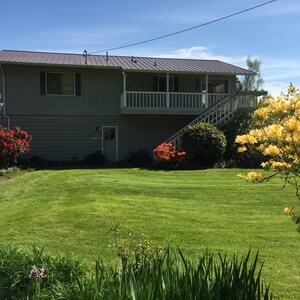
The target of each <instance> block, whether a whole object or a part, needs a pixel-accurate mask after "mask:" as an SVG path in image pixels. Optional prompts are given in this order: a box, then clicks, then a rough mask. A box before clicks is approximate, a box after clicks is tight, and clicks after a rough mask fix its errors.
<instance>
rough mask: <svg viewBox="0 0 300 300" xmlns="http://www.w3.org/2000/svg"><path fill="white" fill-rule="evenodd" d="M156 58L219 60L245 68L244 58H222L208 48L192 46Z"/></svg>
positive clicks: (222, 56)
mask: <svg viewBox="0 0 300 300" xmlns="http://www.w3.org/2000/svg"><path fill="white" fill-rule="evenodd" d="M156 56H158V57H170V58H191V59H193V58H194V59H209V60H221V61H224V62H227V63H229V64H238V65H240V66H245V62H246V59H247V57H246V56H224V55H220V54H214V53H213V52H211V51H210V50H209V47H203V46H194V47H190V48H183V49H179V50H175V51H171V52H167V53H162V54H159V55H156Z"/></svg>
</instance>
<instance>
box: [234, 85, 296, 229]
mask: <svg viewBox="0 0 300 300" xmlns="http://www.w3.org/2000/svg"><path fill="white" fill-rule="evenodd" d="M253 119H254V121H255V123H256V126H257V128H256V129H253V130H250V132H249V133H248V134H245V135H239V136H237V137H236V140H235V142H236V143H237V144H238V145H239V148H238V152H246V151H252V152H254V151H259V152H260V153H262V154H263V155H264V157H265V158H266V161H265V162H263V163H262V164H261V166H262V167H263V168H264V169H265V170H268V171H273V174H272V175H271V176H265V175H264V174H261V173H256V172H250V173H249V174H247V175H243V174H239V176H240V177H242V178H244V179H246V180H247V181H252V182H262V181H265V180H269V179H270V178H271V177H273V176H275V175H278V174H280V175H282V177H283V178H284V181H285V184H286V183H289V184H292V185H293V186H294V187H295V189H296V195H297V197H298V199H299V200H300V90H299V89H297V88H296V87H295V86H293V85H292V84H291V85H290V87H289V88H288V92H287V94H286V95H282V96H279V97H277V98H276V99H274V98H269V99H267V100H265V101H264V102H263V104H262V105H261V107H260V108H258V109H257V110H256V111H255V112H254V114H253ZM283 212H284V213H285V214H287V215H289V216H291V218H292V219H293V221H294V222H295V223H296V224H298V225H299V224H300V216H297V215H296V214H295V213H294V211H293V208H289V207H285V208H284V211H283ZM298 230H299V232H300V225H299V227H298Z"/></svg>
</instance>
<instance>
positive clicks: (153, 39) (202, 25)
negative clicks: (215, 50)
mask: <svg viewBox="0 0 300 300" xmlns="http://www.w3.org/2000/svg"><path fill="white" fill-rule="evenodd" d="M276 1H277V0H271V1H267V2H264V3H262V4H259V5H255V6H252V7H249V8H247V9H244V10H241V11H238V12H236V13H233V14H230V15H227V16H224V17H221V18H218V19H214V20H212V21H209V22H206V23H202V24H200V25H196V26H193V27H189V28H186V29H183V30H180V31H176V32H173V33H168V34H165V35H161V36H158V37H155V38H152V39H148V40H144V41H140V42H136V43H132V44H127V45H123V46H119V47H115V48H110V49H105V50H100V51H94V52H90V53H88V54H96V53H101V52H108V51H114V50H119V49H123V48H128V47H132V46H137V45H141V44H145V43H150V42H153V41H157V40H161V39H164V38H167V37H170V36H173V35H177V34H181V33H184V32H187V31H190V30H194V29H197V28H200V27H204V26H207V25H210V24H213V23H217V22H220V21H222V20H225V19H229V18H232V17H234V16H237V15H240V14H243V13H245V12H248V11H250V10H254V9H256V8H259V7H262V6H265V5H268V4H270V3H272V2H276Z"/></svg>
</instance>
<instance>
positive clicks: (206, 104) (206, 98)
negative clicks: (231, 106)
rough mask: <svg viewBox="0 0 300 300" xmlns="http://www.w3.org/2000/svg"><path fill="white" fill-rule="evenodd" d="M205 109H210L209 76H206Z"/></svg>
mask: <svg viewBox="0 0 300 300" xmlns="http://www.w3.org/2000/svg"><path fill="white" fill-rule="evenodd" d="M205 108H209V107H208V74H206V76H205Z"/></svg>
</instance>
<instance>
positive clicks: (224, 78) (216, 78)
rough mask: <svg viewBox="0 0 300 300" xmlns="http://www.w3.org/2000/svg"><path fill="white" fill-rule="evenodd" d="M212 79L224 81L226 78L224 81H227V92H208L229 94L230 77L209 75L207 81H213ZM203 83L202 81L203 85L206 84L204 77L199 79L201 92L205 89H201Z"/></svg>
mask: <svg viewBox="0 0 300 300" xmlns="http://www.w3.org/2000/svg"><path fill="white" fill-rule="evenodd" d="M213 80H224V81H225V80H226V81H227V82H228V91H227V93H226V92H224V93H216V92H212V93H210V94H230V79H229V78H226V77H222V78H218V77H209V79H208V82H210V81H213ZM203 83H204V86H205V85H206V79H204V78H202V79H201V86H200V90H201V91H202V92H203V91H205V89H202V87H203Z"/></svg>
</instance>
